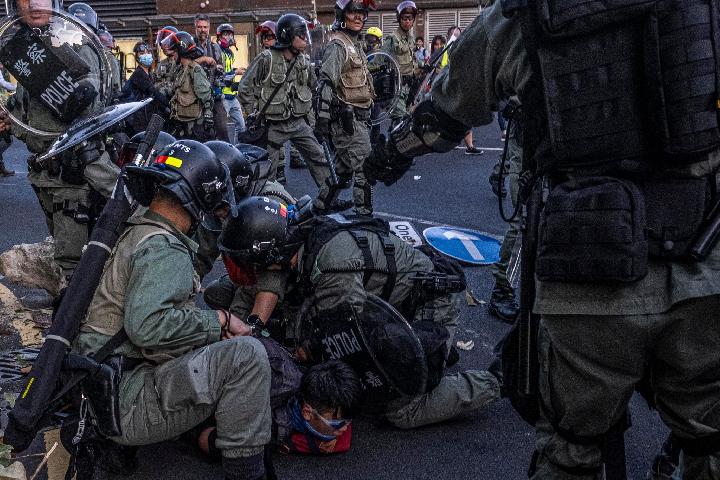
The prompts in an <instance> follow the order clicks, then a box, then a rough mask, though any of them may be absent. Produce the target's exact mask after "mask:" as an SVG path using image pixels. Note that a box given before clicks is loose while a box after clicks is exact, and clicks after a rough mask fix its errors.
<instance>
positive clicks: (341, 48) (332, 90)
mask: <svg viewBox="0 0 720 480" xmlns="http://www.w3.org/2000/svg"><path fill="white" fill-rule="evenodd" d="M319 81H320V83H321V85H322V89H321V90H320V97H321V103H320V104H321V105H322V106H324V107H321V108H320V109H319V111H318V118H329V119H330V136H331V138H332V143H333V146H334V147H335V153H336V157H335V163H336V165H335V170H336V173H337V176H338V180H339V181H340V185H341V186H342V187H343V188H345V187H348V186H350V180H351V178H352V180H353V201H354V203H355V208H354V211H355V213H357V214H360V215H370V214H372V212H373V205H372V187H371V186H370V184H369V183H368V181H367V179H366V178H365V172H364V170H363V164H364V163H365V159H366V158H367V157H368V155H369V154H370V133H369V130H368V123H367V120H369V117H370V107H371V106H372V102H373V99H374V98H375V91H374V89H373V84H372V77H371V76H370V72H369V71H368V67H367V58H366V57H365V53H364V51H363V49H362V45H361V43H360V41H359V40H358V38H357V37H355V38H352V37H350V36H349V35H347V34H345V33H343V32H335V33H334V38H333V40H332V41H331V42H330V44H329V45H328V46H327V47H326V48H325V53H324V54H323V61H322V66H321V67H320V79H319ZM346 106H351V107H352V108H354V109H355V116H354V118H353V133H348V132H346V131H345V130H344V129H343V126H342V121H341V118H340V115H339V114H336V113H334V112H333V110H335V111H337V110H342V109H343V108H345V107H346ZM358 113H362V114H365V115H366V116H367V118H365V119H361V118H358V116H359V115H358Z"/></svg>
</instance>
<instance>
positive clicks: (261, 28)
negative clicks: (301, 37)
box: [255, 20, 277, 36]
mask: <svg viewBox="0 0 720 480" xmlns="http://www.w3.org/2000/svg"><path fill="white" fill-rule="evenodd" d="M267 33H272V34H273V35H275V34H276V33H277V23H275V22H273V21H272V20H265V21H264V22H263V23H261V24H260V25H258V26H257V28H256V29H255V35H260V36H262V35H263V34H267Z"/></svg>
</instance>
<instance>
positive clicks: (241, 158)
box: [205, 140, 257, 200]
mask: <svg viewBox="0 0 720 480" xmlns="http://www.w3.org/2000/svg"><path fill="white" fill-rule="evenodd" d="M205 145H206V146H207V147H208V148H209V149H210V150H212V151H213V153H214V154H215V156H216V157H217V159H218V160H220V161H221V162H222V163H224V164H225V165H227V167H228V169H229V170H230V179H231V181H232V184H233V190H234V191H235V198H236V199H238V200H239V199H242V198H244V197H247V196H248V195H249V194H250V192H251V191H252V188H253V184H254V183H255V180H257V176H256V173H257V172H255V171H254V170H253V167H252V165H251V164H250V160H249V159H248V158H247V156H245V155H243V153H242V152H240V150H238V149H237V148H236V147H233V146H232V145H230V144H229V143H227V142H223V141H222V140H210V141H209V142H205Z"/></svg>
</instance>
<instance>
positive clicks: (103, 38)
mask: <svg viewBox="0 0 720 480" xmlns="http://www.w3.org/2000/svg"><path fill="white" fill-rule="evenodd" d="M97 36H98V38H99V39H100V43H102V46H103V47H105V48H115V39H114V38H113V36H112V34H111V33H110V32H108V31H107V30H106V29H103V28H100V30H98V32H97Z"/></svg>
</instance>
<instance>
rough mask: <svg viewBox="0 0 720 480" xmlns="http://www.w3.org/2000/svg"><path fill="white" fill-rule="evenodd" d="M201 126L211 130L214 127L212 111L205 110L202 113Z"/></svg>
mask: <svg viewBox="0 0 720 480" xmlns="http://www.w3.org/2000/svg"><path fill="white" fill-rule="evenodd" d="M203 126H204V127H205V130H212V129H213V128H215V119H214V118H213V114H212V112H206V113H205V114H204V115H203Z"/></svg>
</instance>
